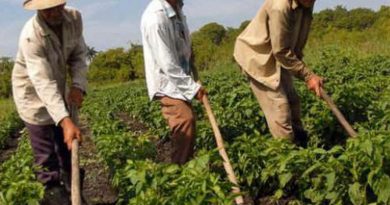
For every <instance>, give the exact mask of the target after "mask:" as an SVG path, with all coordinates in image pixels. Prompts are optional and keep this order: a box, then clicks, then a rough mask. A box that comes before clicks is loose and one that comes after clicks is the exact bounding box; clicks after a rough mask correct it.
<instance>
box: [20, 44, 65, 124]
mask: <svg viewBox="0 0 390 205" xmlns="http://www.w3.org/2000/svg"><path fill="white" fill-rule="evenodd" d="M21 48H22V52H23V55H24V58H25V61H26V69H27V74H28V76H29V78H30V80H31V83H32V84H33V86H34V88H35V91H36V92H37V94H38V97H39V98H40V99H41V101H42V102H43V104H44V105H45V107H46V109H47V111H48V112H49V114H50V116H51V117H52V119H53V120H54V122H55V123H56V125H58V124H59V123H60V121H61V120H62V119H64V118H65V117H68V116H69V113H68V111H67V109H66V106H65V101H64V99H63V96H62V95H61V92H60V91H59V89H58V85H57V81H56V80H55V78H54V76H53V73H52V69H51V65H50V63H49V62H48V61H47V57H46V56H45V53H44V51H43V48H42V46H40V45H38V44H37V43H35V42H33V41H31V40H29V39H25V40H23V41H22V45H21Z"/></svg>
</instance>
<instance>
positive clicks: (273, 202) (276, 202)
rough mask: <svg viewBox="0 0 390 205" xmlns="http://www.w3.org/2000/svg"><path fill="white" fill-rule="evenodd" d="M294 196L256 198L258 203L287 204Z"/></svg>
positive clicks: (264, 204) (266, 204)
mask: <svg viewBox="0 0 390 205" xmlns="http://www.w3.org/2000/svg"><path fill="white" fill-rule="evenodd" d="M293 199H294V198H286V199H279V200H274V199H272V197H263V198H260V199H259V200H258V204H259V205H288V204H289V202H290V201H292V200H293Z"/></svg>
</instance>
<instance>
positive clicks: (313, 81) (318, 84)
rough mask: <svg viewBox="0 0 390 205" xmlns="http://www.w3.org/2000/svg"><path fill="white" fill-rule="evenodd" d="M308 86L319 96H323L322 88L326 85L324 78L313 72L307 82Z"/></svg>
mask: <svg viewBox="0 0 390 205" xmlns="http://www.w3.org/2000/svg"><path fill="white" fill-rule="evenodd" d="M306 85H307V88H308V89H309V90H311V91H313V92H314V93H315V94H316V95H317V96H318V97H321V90H322V87H323V85H324V79H322V78H321V77H320V76H318V75H315V74H313V75H312V76H311V77H310V78H309V80H308V81H307V82H306Z"/></svg>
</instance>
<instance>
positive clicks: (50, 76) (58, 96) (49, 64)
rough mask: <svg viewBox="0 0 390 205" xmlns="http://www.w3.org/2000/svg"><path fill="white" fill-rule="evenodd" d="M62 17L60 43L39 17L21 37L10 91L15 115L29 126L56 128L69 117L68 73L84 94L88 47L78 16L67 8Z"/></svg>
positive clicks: (77, 13)
mask: <svg viewBox="0 0 390 205" xmlns="http://www.w3.org/2000/svg"><path fill="white" fill-rule="evenodd" d="M64 17H65V18H64V22H63V24H62V27H63V28H62V31H63V33H62V39H59V38H58V37H57V35H56V34H55V33H54V32H53V31H52V30H51V29H50V28H49V27H48V25H47V24H46V23H45V22H44V21H43V20H42V19H41V18H40V17H39V16H38V15H35V16H34V17H32V18H31V19H30V20H29V21H28V22H27V23H26V24H25V26H24V28H23V30H22V32H21V35H20V40H19V50H18V54H17V56H16V61H15V66H14V68H13V73H12V89H13V97H14V101H15V104H16V107H17V110H18V113H19V115H20V117H21V118H22V120H23V121H25V122H27V123H29V124H33V125H49V124H58V123H59V122H60V121H61V120H62V119H63V118H65V117H68V116H69V113H68V110H67V108H66V103H65V93H66V84H67V73H69V74H70V76H71V78H72V86H73V87H77V88H80V89H81V90H83V91H85V90H86V86H87V79H86V73H87V69H88V67H87V64H86V56H87V55H86V54H87V47H86V44H85V42H84V38H83V35H82V19H81V15H80V13H79V12H78V11H76V10H74V9H69V8H67V9H65V11H64ZM67 67H69V69H68V68H67Z"/></svg>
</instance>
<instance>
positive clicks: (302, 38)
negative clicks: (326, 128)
mask: <svg viewBox="0 0 390 205" xmlns="http://www.w3.org/2000/svg"><path fill="white" fill-rule="evenodd" d="M314 2H315V0H265V2H264V4H263V6H262V7H261V8H260V11H259V12H258V13H257V15H256V17H255V18H254V19H253V20H252V21H251V23H250V24H249V25H248V27H247V28H246V29H245V30H244V31H243V32H242V33H241V34H240V36H239V37H238V38H237V41H236V45H235V50H234V57H235V59H236V61H237V62H238V63H239V64H240V66H241V68H242V69H243V71H245V73H246V74H247V75H248V76H249V79H250V85H251V88H252V90H253V92H254V94H255V96H256V98H257V100H258V102H259V104H260V107H261V109H262V110H263V112H264V114H265V116H266V119H267V124H268V127H269V129H270V131H271V134H272V135H273V136H274V137H275V138H281V139H289V140H291V141H294V140H296V141H297V142H298V143H302V145H305V143H306V141H307V134H306V132H305V131H304V129H303V126H302V122H301V117H300V102H299V97H298V95H297V93H296V91H295V89H294V86H293V81H292V76H295V77H297V78H299V79H301V80H304V81H305V82H306V83H307V86H308V88H309V89H310V90H312V91H314V92H315V93H316V94H317V96H320V90H321V87H322V86H323V80H322V78H321V77H319V76H317V75H315V74H314V73H313V72H312V71H311V70H310V69H309V68H308V66H307V65H306V64H305V63H304V62H303V60H302V58H303V53H302V50H303V48H304V46H305V44H306V41H307V38H308V34H309V30H310V25H311V21H312V13H313V6H314Z"/></svg>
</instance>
